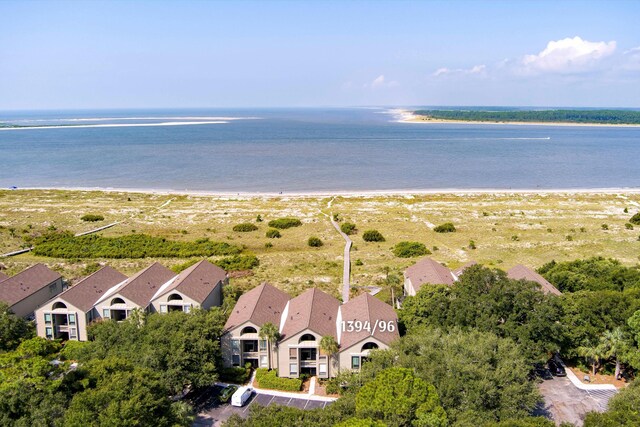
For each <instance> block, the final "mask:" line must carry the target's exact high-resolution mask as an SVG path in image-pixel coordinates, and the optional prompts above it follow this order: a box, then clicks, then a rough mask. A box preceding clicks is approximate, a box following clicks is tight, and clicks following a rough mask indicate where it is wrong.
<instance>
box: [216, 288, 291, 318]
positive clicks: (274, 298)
mask: <svg viewBox="0 0 640 427" xmlns="http://www.w3.org/2000/svg"><path fill="white" fill-rule="evenodd" d="M290 298H291V297H290V296H289V295H287V294H286V293H284V292H282V291H281V290H280V289H277V288H275V287H273V286H271V285H270V284H268V283H263V284H261V285H260V286H257V287H255V288H253V289H252V290H250V291H249V292H246V293H244V294H242V295H241V296H240V298H238V301H237V302H236V305H235V306H234V307H233V310H232V311H231V314H230V315H229V319H228V320H227V323H226V324H225V329H233V328H235V327H237V326H239V325H241V324H243V323H245V322H248V321H250V322H251V323H253V324H255V325H258V326H262V325H264V324H265V323H267V322H270V323H273V324H274V325H276V327H277V326H278V325H279V324H280V317H281V316H282V312H283V311H284V308H285V306H286V305H287V302H289V299H290Z"/></svg>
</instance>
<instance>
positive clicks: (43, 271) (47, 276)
mask: <svg viewBox="0 0 640 427" xmlns="http://www.w3.org/2000/svg"><path fill="white" fill-rule="evenodd" d="M60 278H62V276H61V275H60V273H57V272H55V271H53V270H51V269H49V268H48V267H47V266H46V265H44V264H40V263H38V264H35V265H32V266H31V267H29V268H27V269H25V270H23V271H21V272H20V273H18V274H16V275H15V276H12V277H9V278H8V279H5V280H3V281H2V282H0V301H4V302H6V303H7V304H8V305H9V306H12V305H14V304H16V303H18V302H19V301H22V300H23V299H25V298H27V297H29V296H31V295H33V294H34V293H36V292H38V291H39V290H40V289H42V288H44V287H46V286H48V285H50V284H51V283H53V282H55V281H56V280H58V279H60Z"/></svg>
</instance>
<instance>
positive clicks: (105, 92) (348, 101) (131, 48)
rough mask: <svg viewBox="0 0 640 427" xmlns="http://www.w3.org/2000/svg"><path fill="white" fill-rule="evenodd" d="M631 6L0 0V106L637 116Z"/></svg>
mask: <svg viewBox="0 0 640 427" xmlns="http://www.w3.org/2000/svg"><path fill="white" fill-rule="evenodd" d="M638 22H640V1H592V2H590V1H562V0H554V1H545V0H538V1H511V0H510V1H480V0H475V1H455V0H454V1H420V2H417V1H382V0H378V1H374V0H370V1H302V0H298V1H259V2H258V1H255V2H254V1H158V0H156V1H142V0H140V1H110V2H99V1H69V2H64V1H55V0H49V1H29V0H20V1H11V0H0V110H39V109H99V108H192V107H193V108H197V107H327V106H429V105H437V106H454V105H462V106H464V105H483V106H492V105H496V106H497V105H505V106H546V107H553V106H562V107H572V106H575V107H634V108H637V107H640V26H639V24H638Z"/></svg>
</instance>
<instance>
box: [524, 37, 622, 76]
mask: <svg viewBox="0 0 640 427" xmlns="http://www.w3.org/2000/svg"><path fill="white" fill-rule="evenodd" d="M615 50H616V42H615V41H610V42H608V43H607V42H590V41H587V40H583V39H581V38H580V37H577V36H576V37H574V38H566V39H562V40H556V41H553V40H552V41H550V42H549V43H548V44H547V47H546V48H545V49H544V50H543V51H541V52H540V53H538V54H537V55H525V56H524V58H522V61H521V63H520V65H521V71H523V72H525V73H560V74H570V73H581V72H585V71H590V70H592V69H593V68H595V67H596V66H597V65H598V64H599V63H600V62H601V61H602V60H603V59H604V58H607V57H608V56H610V55H612V54H613V53H614V52H615Z"/></svg>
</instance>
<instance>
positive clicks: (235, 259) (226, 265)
mask: <svg viewBox="0 0 640 427" xmlns="http://www.w3.org/2000/svg"><path fill="white" fill-rule="evenodd" d="M213 263H214V264H215V265H217V266H218V267H220V268H222V269H223V270H226V271H244V270H251V269H252V268H254V267H257V266H259V265H260V260H258V257H256V256H255V255H234V256H230V257H226V258H221V259H219V260H216V261H214V262H213Z"/></svg>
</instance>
